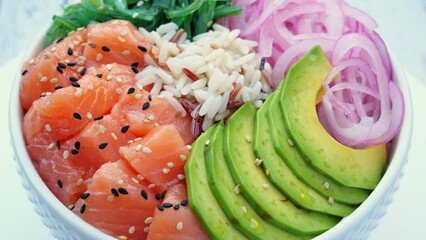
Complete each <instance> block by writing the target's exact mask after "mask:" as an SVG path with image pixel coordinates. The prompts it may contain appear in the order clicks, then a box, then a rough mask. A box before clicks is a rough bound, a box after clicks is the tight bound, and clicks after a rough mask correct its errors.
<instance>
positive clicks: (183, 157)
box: [179, 154, 187, 161]
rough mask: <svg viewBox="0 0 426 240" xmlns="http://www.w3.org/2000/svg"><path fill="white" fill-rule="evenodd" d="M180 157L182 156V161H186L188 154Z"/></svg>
mask: <svg viewBox="0 0 426 240" xmlns="http://www.w3.org/2000/svg"><path fill="white" fill-rule="evenodd" d="M179 158H180V160H182V161H186V159H187V157H186V155H183V154H182V155H180V156H179Z"/></svg>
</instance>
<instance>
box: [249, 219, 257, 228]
mask: <svg viewBox="0 0 426 240" xmlns="http://www.w3.org/2000/svg"><path fill="white" fill-rule="evenodd" d="M258 225H259V224H258V223H257V221H256V220H254V219H253V218H252V219H250V227H251V228H257V226H258Z"/></svg>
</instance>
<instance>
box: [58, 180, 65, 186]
mask: <svg viewBox="0 0 426 240" xmlns="http://www.w3.org/2000/svg"><path fill="white" fill-rule="evenodd" d="M57 184H58V187H59V188H63V187H64V185H63V184H62V180H61V179H58V182H57Z"/></svg>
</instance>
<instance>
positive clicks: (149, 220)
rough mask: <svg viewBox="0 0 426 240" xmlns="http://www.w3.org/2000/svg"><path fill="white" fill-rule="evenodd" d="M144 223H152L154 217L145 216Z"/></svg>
mask: <svg viewBox="0 0 426 240" xmlns="http://www.w3.org/2000/svg"><path fill="white" fill-rule="evenodd" d="M144 223H145V224H151V223H152V217H147V218H145V221H144Z"/></svg>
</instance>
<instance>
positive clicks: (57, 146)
mask: <svg viewBox="0 0 426 240" xmlns="http://www.w3.org/2000/svg"><path fill="white" fill-rule="evenodd" d="M56 148H57V149H58V150H59V149H61V142H60V141H59V140H57V141H56Z"/></svg>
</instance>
